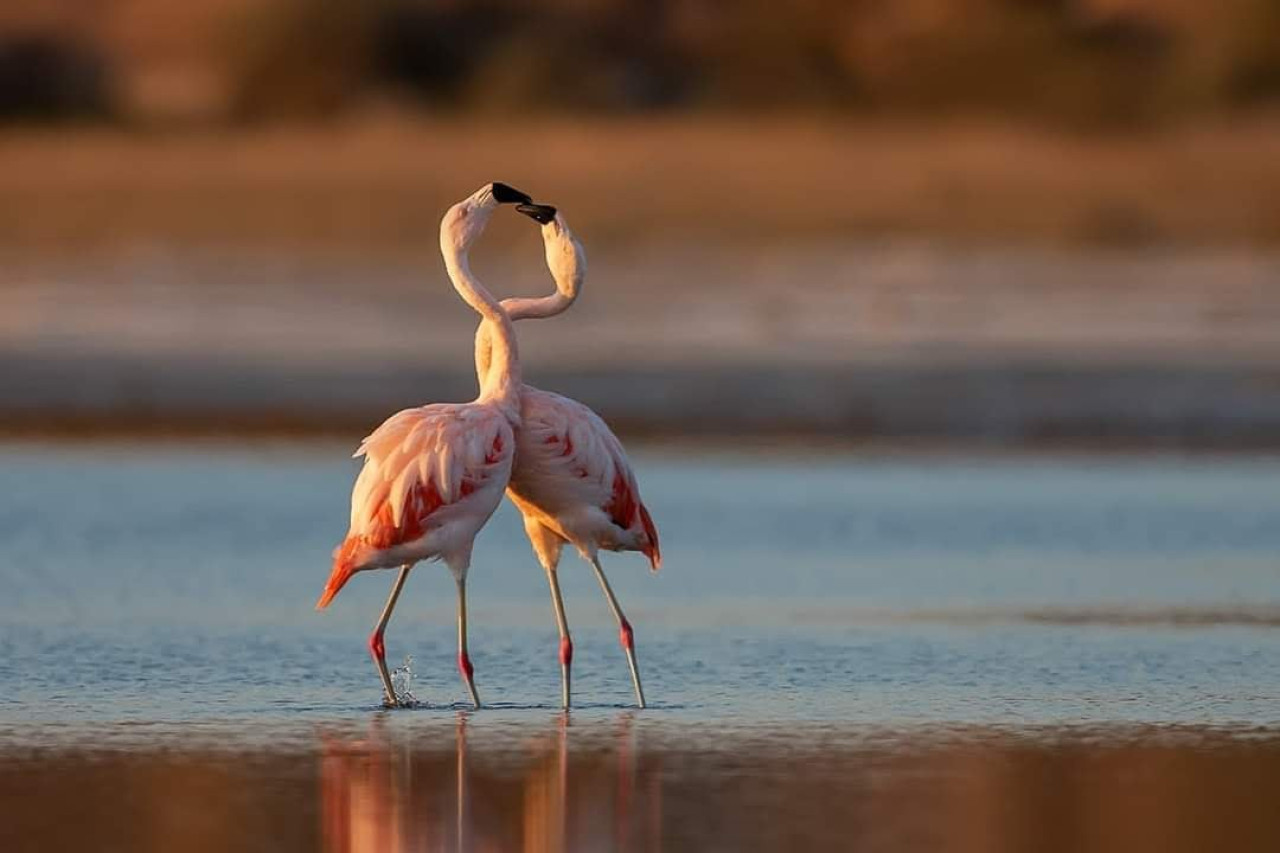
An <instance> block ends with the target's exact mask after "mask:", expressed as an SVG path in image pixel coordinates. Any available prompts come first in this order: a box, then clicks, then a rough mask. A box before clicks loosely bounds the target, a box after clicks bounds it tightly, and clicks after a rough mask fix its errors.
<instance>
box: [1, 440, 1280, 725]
mask: <svg viewBox="0 0 1280 853" xmlns="http://www.w3.org/2000/svg"><path fill="white" fill-rule="evenodd" d="M348 452H349V449H348V448H346V447H344V446H338V445H333V444H307V443H303V444H292V443H285V442H279V443H265V444H263V443H259V444H250V445H248V446H246V447H237V446H232V445H192V444H181V443H173V444H160V445H159V446H158V447H151V446H145V445H142V444H127V443H126V444H118V443H117V444H107V445H95V444H68V445H42V444H13V445H9V446H6V447H3V448H2V449H0V588H2V589H3V590H4V594H3V596H0V738H3V737H8V738H10V739H29V738H32V737H36V738H45V739H52V740H57V739H58V738H60V737H69V736H70V735H71V733H75V732H78V731H85V730H88V731H93V732H94V733H95V736H97V737H115V736H120V737H128V735H129V732H130V731H131V729H130V728H129V727H128V726H118V725H116V724H118V723H125V722H127V723H130V724H133V725H137V724H147V725H173V726H181V725H185V724H189V723H196V722H199V723H202V724H206V723H207V724H224V725H226V726H228V727H230V728H233V729H234V728H237V727H239V726H241V724H243V723H250V722H251V723H252V724H253V727H254V729H255V730H257V731H271V730H272V728H273V727H278V728H282V729H283V728H288V726H290V725H292V724H294V723H298V722H300V721H325V720H344V719H345V720H350V719H353V718H359V717H361V716H362V715H366V714H368V713H369V712H370V710H371V709H372V708H374V706H375V705H376V703H377V700H378V698H379V687H378V681H377V678H376V675H375V673H374V670H373V667H372V665H371V664H370V662H369V660H368V658H367V655H366V652H365V648H364V640H365V636H366V634H367V632H368V629H369V627H370V624H371V623H372V621H373V619H374V618H375V617H376V615H377V611H378V609H379V608H380V606H381V603H382V600H383V597H384V596H385V594H386V591H387V589H388V586H389V584H390V581H391V575H390V574H389V573H366V574H363V575H360V576H358V577H357V578H355V579H354V580H353V581H352V583H351V584H350V585H349V586H348V588H347V589H346V590H344V592H343V593H342V595H341V596H340V597H339V598H338V599H337V601H336V603H335V604H334V605H333V606H332V607H331V608H330V610H328V611H326V612H324V613H316V612H314V611H313V610H312V605H313V604H314V601H315V599H316V597H317V595H318V594H319V591H320V589H321V587H322V585H323V582H324V579H325V577H326V574H327V570H328V562H329V552H330V550H331V549H332V547H333V545H334V544H335V543H336V542H337V541H338V540H339V539H340V538H341V536H342V534H343V533H344V531H345V522H346V513H347V505H346V501H347V497H348V494H349V488H350V485H351V482H352V479H353V477H354V474H355V472H356V463H355V462H353V461H352V460H350V459H349V458H347V456H348ZM634 461H635V464H636V467H637V470H638V471H639V474H640V478H641V484H642V489H643V493H644V496H645V499H646V502H647V503H648V504H649V505H650V507H651V508H652V509H653V513H654V516H655V518H656V520H657V522H658V524H659V527H660V530H661V534H662V542H663V553H664V557H665V566H664V569H663V571H662V572H660V573H659V574H657V575H656V576H651V575H650V573H649V572H648V571H647V567H646V564H645V562H644V561H643V558H641V557H639V556H636V555H607V556H606V558H605V568H606V571H608V572H609V573H610V576H611V579H612V581H613V583H614V585H615V588H616V591H617V592H618V595H619V596H620V599H621V601H622V603H623V605H624V607H626V608H627V609H628V612H629V616H630V617H631V620H632V621H633V622H634V623H635V625H636V631H637V638H638V650H639V655H640V663H641V668H642V670H643V674H644V678H645V682H646V692H647V694H648V696H649V699H650V700H651V704H652V706H653V707H652V708H651V709H650V712H649V714H648V717H649V718H657V719H659V720H671V721H684V722H688V723H690V724H694V723H707V722H714V723H715V724H716V725H725V726H730V727H732V726H746V727H753V726H767V725H772V724H777V723H795V724H799V723H804V722H814V723H850V724H865V725H914V724H933V723H947V724H984V725H985V724H998V725H1009V724H1012V725H1058V724H1067V725H1090V724H1100V723H1116V722H1119V723H1144V724H1213V725H1222V726H1232V725H1247V726H1272V725H1277V724H1280V460H1277V459H1275V458H1265V457H1260V458H1253V457H1246V458H1241V457H1201V458H1190V459H1188V458H1179V457H1173V456H1133V457H1129V456H1122V455H1106V456H1088V455H1068V456H1015V457H994V456H993V457H984V458H957V457H951V456H945V455H943V456H901V457H887V458H886V457H864V456H860V455H857V454H853V453H847V452H845V453H840V452H829V451H821V452H818V451H814V452H812V453H806V452H797V451H790V452H787V453H778V454H763V453H745V452H744V453H740V454H723V453H708V452H702V451H693V450H666V451H663V450H660V449H652V450H648V451H642V452H638V453H636V454H635V460H634ZM561 574H562V576H563V583H564V587H565V595H566V599H567V605H568V609H569V619H570V624H571V627H572V628H573V630H574V633H575V638H576V641H577V647H578V648H577V654H576V656H575V662H574V663H575V679H574V687H575V697H576V702H577V704H578V706H579V707H580V708H581V710H582V713H583V714H584V715H588V716H589V715H590V714H592V713H600V714H606V713H610V712H612V711H613V710H615V709H618V708H622V707H626V706H627V705H628V704H629V702H630V689H629V681H628V677H627V671H626V666H625V662H624V659H623V657H622V654H621V652H620V650H619V649H618V646H617V642H616V633H615V630H614V628H613V624H612V621H611V619H610V617H609V614H608V611H607V609H606V608H605V605H604V602H603V600H602V598H601V596H600V595H599V591H598V589H597V588H596V586H595V582H594V579H593V578H592V576H591V574H590V571H589V569H588V568H587V567H586V566H585V564H582V563H581V562H580V561H579V560H578V559H577V558H576V556H574V555H571V554H567V555H566V559H565V565H564V569H563V570H562V572H561ZM470 598H471V603H472V634H471V652H472V657H473V659H474V661H475V665H476V670H477V681H478V684H479V686H480V691H481V696H482V698H483V699H484V700H485V701H486V703H487V704H489V705H491V706H492V708H491V711H492V713H493V714H494V715H506V716H510V717H513V718H517V719H518V718H519V715H520V714H521V713H522V712H524V711H526V710H528V709H541V710H550V709H553V708H554V707H555V705H556V702H557V699H558V668H557V664H556V634H555V630H554V624H553V622H552V619H551V612H550V604H549V601H548V597H547V593H546V584H545V580H544V578H543V576H542V573H541V570H540V569H539V568H538V566H537V564H536V562H535V561H534V560H533V558H532V555H531V554H530V552H529V551H528V548H527V545H526V544H525V543H524V541H523V539H522V530H521V527H520V525H519V523H518V519H517V517H516V515H515V514H514V512H513V511H512V510H511V509H510V507H506V506H504V507H503V509H502V510H501V511H500V512H499V513H498V514H497V515H496V516H495V517H494V519H493V520H492V522H491V523H490V525H489V527H488V528H486V530H485V531H484V532H483V533H482V534H481V538H480V540H479V542H478V544H477V547H476V550H475V558H474V562H473V566H472V571H471V576H470ZM453 607H454V599H453V585H452V582H451V581H450V579H449V577H448V575H447V572H446V571H445V570H444V569H443V568H441V567H440V566H438V565H423V566H420V567H419V568H418V569H416V570H415V572H414V574H413V575H412V576H411V578H410V581H409V584H408V586H407V587H406V592H405V595H404V596H403V597H402V600H401V605H400V607H399V609H398V612H397V614H396V618H395V619H394V621H393V622H392V625H391V628H390V630H389V632H388V640H387V643H388V654H389V658H390V659H391V661H392V662H393V663H395V662H399V661H401V660H402V659H403V658H404V657H405V656H406V655H409V654H412V655H413V658H414V674H415V693H416V694H417V696H418V697H419V698H420V699H423V700H424V701H425V702H426V703H427V706H428V707H426V708H424V709H422V710H421V713H432V711H433V709H434V710H439V709H448V708H451V707H461V706H462V700H463V698H464V696H465V694H464V692H463V689H462V686H461V684H460V682H459V680H458V677H457V674H456V670H455V669H454V665H453V654H454V646H453V643H454V639H453V637H454V635H453V630H454V629H453V621H452V620H453ZM411 713H417V712H411Z"/></svg>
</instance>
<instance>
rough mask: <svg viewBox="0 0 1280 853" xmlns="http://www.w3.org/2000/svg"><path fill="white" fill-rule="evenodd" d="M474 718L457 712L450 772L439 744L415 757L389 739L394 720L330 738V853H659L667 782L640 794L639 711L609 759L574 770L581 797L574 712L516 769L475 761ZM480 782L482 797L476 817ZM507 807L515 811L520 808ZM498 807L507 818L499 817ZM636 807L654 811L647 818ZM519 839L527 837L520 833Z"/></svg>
mask: <svg viewBox="0 0 1280 853" xmlns="http://www.w3.org/2000/svg"><path fill="white" fill-rule="evenodd" d="M468 720H469V714H468V713H467V712H459V713H458V716H457V722H456V725H455V728H454V735H453V754H452V756H451V757H452V759H453V760H452V764H451V766H450V763H449V762H448V761H446V760H444V759H445V758H447V757H449V756H443V755H441V753H439V752H438V751H436V750H437V749H438V747H439V744H435V745H433V749H432V750H429V751H423V750H419V749H415V748H414V744H413V742H412V741H411V740H409V739H406V738H400V737H396V736H394V735H392V734H390V733H389V732H388V731H387V728H386V715H380V716H379V717H377V718H375V719H374V721H373V722H372V723H371V724H370V727H369V730H368V732H367V734H365V735H363V736H360V737H341V736H338V735H335V734H332V733H322V734H321V735H320V739H321V752H322V754H321V759H320V800H321V836H322V842H323V846H324V849H325V850H327V851H331V853H366V851H410V850H413V851H455V850H512V849H521V850H525V851H529V853H543V851H559V850H569V849H583V850H594V849H609V848H611V849H615V850H647V849H657V848H658V846H659V845H658V823H659V819H660V815H661V810H660V809H659V808H658V804H659V797H660V788H659V787H658V777H657V775H656V773H655V772H653V771H652V770H651V771H650V772H649V773H648V774H647V777H648V784H647V786H646V788H645V792H644V793H645V796H644V797H640V796H638V795H637V776H638V770H637V766H636V744H635V718H634V715H633V713H632V712H630V711H628V712H624V713H622V714H620V715H619V716H618V718H617V720H616V721H615V722H614V733H613V736H612V744H606V745H605V750H604V751H603V753H601V752H594V751H593V754H591V755H589V756H585V757H583V756H580V757H579V758H580V759H583V758H585V760H578V761H576V762H575V771H576V772H578V773H580V774H581V777H582V778H581V779H580V780H575V781H576V782H580V784H575V785H574V788H573V789H572V796H571V789H570V760H569V741H570V737H571V730H572V721H571V718H570V717H569V715H568V714H562V715H559V716H558V717H557V718H556V719H555V721H554V724H553V725H552V726H551V727H548V728H544V729H543V730H541V731H535V733H534V734H532V735H531V736H529V737H527V738H525V739H524V743H523V744H522V747H523V748H522V749H521V750H520V752H521V753H522V755H520V756H519V757H518V759H517V760H516V761H511V760H509V759H508V760H507V761H504V762H500V763H498V764H497V765H492V764H490V763H485V764H484V765H483V766H481V767H479V768H473V767H472V766H471V762H470V761H469V756H468V751H467V727H468ZM655 767H656V765H655ZM610 768H611V769H612V776H613V779H612V782H610V781H609V780H608V779H606V778H602V777H603V776H604V773H602V772H601V771H602V770H605V772H608V770H609V769H610ZM473 774H474V776H475V778H474V779H473ZM473 785H479V787H480V788H481V790H482V792H483V794H482V796H481V797H480V798H479V799H480V803H481V807H480V810H479V817H478V818H477V813H476V808H475V806H476V804H475V802H474V799H473V796H472V787H473ZM513 794H518V796H513ZM571 801H572V807H571V806H570V803H571ZM508 803H509V804H511V805H515V806H516V808H515V810H514V811H512V810H511V808H510V806H509V805H507V804H508ZM495 805H497V806H499V808H498V809H496V811H497V812H499V813H495V814H491V813H490V812H491V811H495V810H494V809H493V807H494V806H495ZM638 806H642V807H643V808H644V809H645V814H644V816H642V817H641V818H640V819H639V820H638V819H637V817H636V814H635V813H636V810H637V807H638ZM646 818H647V820H646ZM571 819H572V821H573V822H572V824H571V823H570V820H571ZM513 832H516V833H518V835H517V837H512V833H513Z"/></svg>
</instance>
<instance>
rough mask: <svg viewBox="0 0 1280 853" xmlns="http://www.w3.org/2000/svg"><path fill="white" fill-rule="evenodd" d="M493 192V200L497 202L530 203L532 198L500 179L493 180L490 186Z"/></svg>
mask: <svg viewBox="0 0 1280 853" xmlns="http://www.w3.org/2000/svg"><path fill="white" fill-rule="evenodd" d="M490 191H491V192H492V193H493V200H494V201H496V202H497V203H498V204H532V203H533V198H532V197H531V196H530V195H529V194H528V193H525V192H521V191H520V190H518V189H516V188H515V187H513V186H510V185H509V184H504V183H502V182H501V181H494V182H493V184H492V186H491V187H490Z"/></svg>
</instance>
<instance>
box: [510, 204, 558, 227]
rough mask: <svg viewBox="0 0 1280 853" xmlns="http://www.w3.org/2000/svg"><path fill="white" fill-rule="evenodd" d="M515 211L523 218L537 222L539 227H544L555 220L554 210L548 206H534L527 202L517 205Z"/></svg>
mask: <svg viewBox="0 0 1280 853" xmlns="http://www.w3.org/2000/svg"><path fill="white" fill-rule="evenodd" d="M516 210H518V211H519V212H521V213H523V214H524V215H525V216H527V217H529V218H530V219H532V220H533V221H534V222H537V223H538V224H539V225H546V224H547V223H548V222H550V221H552V220H553V219H555V218H556V209H555V208H554V207H552V206H551V205H549V204H534V203H533V202H528V203H526V204H517V205H516Z"/></svg>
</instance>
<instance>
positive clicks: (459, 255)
mask: <svg viewBox="0 0 1280 853" xmlns="http://www.w3.org/2000/svg"><path fill="white" fill-rule="evenodd" d="M531 201H532V199H531V198H530V197H529V196H528V195H526V194H525V193H522V192H520V191H519V190H515V189H512V188H511V187H509V186H507V185H506V184H502V183H492V184H486V185H485V186H483V187H481V188H480V189H479V190H477V191H476V192H475V193H473V194H472V195H471V196H469V197H467V198H466V199H464V200H462V201H460V202H458V203H457V204H455V205H453V207H451V208H449V210H448V211H447V212H446V213H445V215H444V218H443V219H442V220H441V222H440V251H441V254H443V255H444V262H445V268H446V270H447V271H448V273H449V278H450V280H451V281H452V282H453V286H454V289H456V290H457V291H458V295H459V296H461V297H462V299H463V300H464V301H465V302H466V303H467V304H468V305H470V306H471V307H472V308H474V309H475V310H476V311H477V312H478V313H479V314H480V315H481V316H482V317H483V318H484V320H485V322H486V324H487V325H488V326H489V327H490V328H491V329H492V332H491V335H490V338H491V342H492V353H493V365H492V369H490V370H489V371H487V372H486V373H485V375H484V377H483V378H482V380H483V381H482V382H481V383H480V394H479V396H478V397H476V399H475V400H474V401H473V402H470V403H434V404H432V405H428V406H420V407H417V408H412V409H405V410H404V411H401V412H397V413H396V414H394V415H392V416H391V417H390V418H388V419H387V420H386V421H385V422H384V423H383V424H382V425H381V426H379V427H378V428H377V429H376V430H374V431H373V432H372V433H371V434H370V435H369V436H368V437H367V438H366V439H365V440H364V442H363V443H362V444H361V445H360V447H359V449H358V450H356V452H355V456H357V457H359V456H364V458H365V461H364V468H363V469H362V470H361V471H360V475H359V477H358V478H357V479H356V483H355V488H354V489H353V490H352V492H351V527H350V529H349V530H348V532H347V536H346V538H345V539H344V540H343V541H342V543H341V544H340V545H339V546H338V547H337V549H335V550H334V552H333V569H332V571H331V573H330V575H329V580H328V582H327V583H326V584H325V588H324V592H323V594H321V596H320V600H319V601H318V602H317V603H316V609H317V610H322V609H324V608H325V607H327V606H328V605H329V602H331V601H332V600H333V598H334V596H335V595H337V594H338V591H339V590H341V589H342V587H343V586H344V585H345V584H346V583H347V581H349V580H350V579H351V577H352V575H354V574H355V573H356V572H361V571H365V570H367V569H385V568H393V567H397V566H398V567H399V573H398V574H397V575H396V579H395V582H394V583H393V584H392V587H391V594H390V595H389V596H388V598H387V603H386V605H385V606H384V607H383V608H382V613H381V615H380V616H379V617H378V621H377V623H376V624H375V625H374V628H373V633H371V634H370V635H369V652H370V654H371V655H372V656H373V662H374V664H375V665H376V666H377V668H378V675H379V677H380V678H381V679H382V689H383V694H384V696H383V698H384V702H385V704H386V705H387V706H389V707H394V706H395V705H396V704H397V699H396V692H395V688H394V687H393V686H392V684H391V675H390V674H389V673H388V672H387V661H386V647H385V644H384V641H383V632H384V631H385V630H386V627H387V622H388V621H389V620H390V619H391V611H392V610H393V609H394V608H395V605H396V600H397V599H398V598H399V597H400V591H401V590H402V589H403V588H404V583H405V580H406V579H407V578H408V576H409V570H410V569H412V568H413V566H414V564H415V563H417V562H418V561H420V560H442V561H443V562H444V563H445V565H446V566H448V567H449V571H450V572H451V573H452V574H453V578H454V581H455V582H456V584H457V587H458V670H459V672H460V673H461V675H462V679H463V681H464V682H465V683H466V686H467V691H468V693H470V695H471V702H472V704H474V705H475V706H476V707H477V708H478V707H480V696H479V694H478V693H477V692H476V685H475V677H474V672H475V670H474V667H473V666H472V664H471V659H470V657H468V655H467V592H466V589H467V587H466V584H467V569H468V568H469V566H470V564H471V548H472V544H473V542H474V541H475V537H476V534H477V533H478V532H479V531H480V528H481V527H483V526H484V524H485V522H487V521H488V520H489V517H490V516H491V515H493V511H494V510H495V509H497V507H498V504H499V503H500V502H501V501H502V492H503V490H504V489H505V488H506V486H507V482H508V480H509V479H510V476H511V468H512V460H513V457H514V453H515V440H514V428H515V427H517V426H518V425H519V423H520V396H519V395H520V362H519V358H518V354H517V349H516V339H515V335H514V332H513V330H512V327H511V321H510V320H509V319H508V317H507V315H506V313H505V312H504V311H503V310H502V308H501V307H500V306H499V304H498V302H497V300H495V299H494V298H493V296H491V295H490V294H489V292H488V291H487V290H485V288H484V287H483V285H481V284H480V282H479V281H478V280H477V279H476V277H475V276H474V275H473V274H472V273H471V270H470V268H469V266H468V262H467V253H468V251H469V249H470V247H471V244H472V243H473V242H474V241H475V240H476V238H478V237H479V236H480V234H481V232H483V231H484V229H485V226H486V225H487V224H488V222H489V218H490V217H491V216H492V215H493V212H494V210H496V209H497V207H498V205H499V204H513V203H529V202H531Z"/></svg>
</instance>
